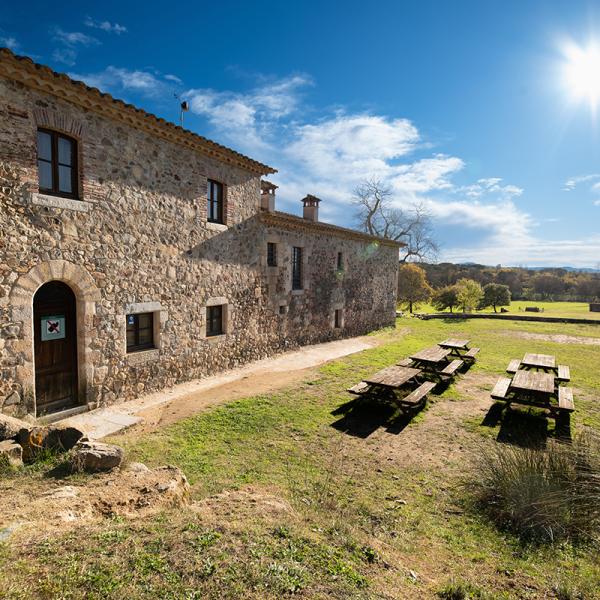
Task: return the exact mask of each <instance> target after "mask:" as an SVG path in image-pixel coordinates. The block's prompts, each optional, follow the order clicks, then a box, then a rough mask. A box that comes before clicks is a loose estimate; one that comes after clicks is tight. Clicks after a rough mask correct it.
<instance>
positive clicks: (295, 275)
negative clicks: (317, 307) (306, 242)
mask: <svg viewBox="0 0 600 600" xmlns="http://www.w3.org/2000/svg"><path fill="white" fill-rule="evenodd" d="M292 289H293V290H301V289H302V248H299V247H298V246H294V247H293V248H292Z"/></svg>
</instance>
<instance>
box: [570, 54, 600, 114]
mask: <svg viewBox="0 0 600 600" xmlns="http://www.w3.org/2000/svg"><path fill="white" fill-rule="evenodd" d="M563 54H564V57H565V63H564V69H563V79H564V83H565V85H566V86H567V89H568V91H569V93H570V94H571V96H572V97H573V99H574V100H577V101H582V100H583V101H587V102H588V104H589V105H590V108H591V109H592V110H594V111H595V109H596V107H597V106H598V103H600V45H598V44H597V43H590V44H588V45H587V46H578V45H577V44H574V43H569V44H568V45H565V47H564V48H563Z"/></svg>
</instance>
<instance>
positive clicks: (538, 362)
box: [521, 353, 556, 371]
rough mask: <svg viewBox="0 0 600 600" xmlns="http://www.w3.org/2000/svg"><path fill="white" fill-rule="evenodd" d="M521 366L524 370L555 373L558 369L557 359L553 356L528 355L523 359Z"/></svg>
mask: <svg viewBox="0 0 600 600" xmlns="http://www.w3.org/2000/svg"><path fill="white" fill-rule="evenodd" d="M521 366H522V367H524V368H534V369H542V370H544V371H546V370H550V371H554V370H555V369H556V357H554V356H552V355H551V354H532V353H528V354H526V355H525V356H524V357H523V360H522V361H521Z"/></svg>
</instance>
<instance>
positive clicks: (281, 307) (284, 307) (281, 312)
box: [279, 304, 287, 315]
mask: <svg viewBox="0 0 600 600" xmlns="http://www.w3.org/2000/svg"><path fill="white" fill-rule="evenodd" d="M286 312H287V310H286V306H285V304H281V305H280V306H279V314H280V315H285V313H286Z"/></svg>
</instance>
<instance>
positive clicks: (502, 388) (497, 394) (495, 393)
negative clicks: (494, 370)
mask: <svg viewBox="0 0 600 600" xmlns="http://www.w3.org/2000/svg"><path fill="white" fill-rule="evenodd" d="M511 381H512V380H511V379H509V378H508V377H500V379H498V381H497V382H496V385H495V386H494V389H493V390H492V398H494V399H495V400H506V394H507V392H508V388H509V387H510V384H511Z"/></svg>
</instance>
